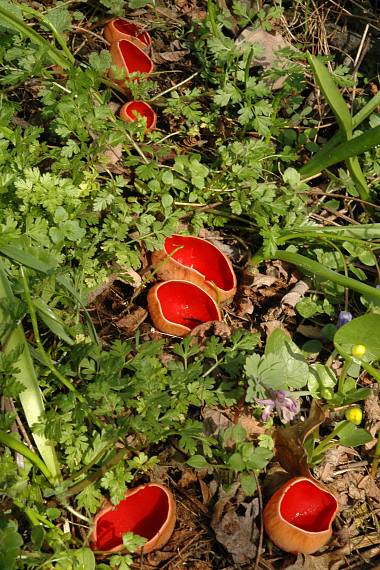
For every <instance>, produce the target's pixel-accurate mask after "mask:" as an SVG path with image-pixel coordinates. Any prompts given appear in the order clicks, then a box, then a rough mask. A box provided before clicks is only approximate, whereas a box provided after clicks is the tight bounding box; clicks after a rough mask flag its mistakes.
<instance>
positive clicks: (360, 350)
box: [351, 344, 367, 358]
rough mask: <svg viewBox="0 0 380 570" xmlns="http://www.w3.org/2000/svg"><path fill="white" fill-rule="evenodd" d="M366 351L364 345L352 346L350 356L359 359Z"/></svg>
mask: <svg viewBox="0 0 380 570" xmlns="http://www.w3.org/2000/svg"><path fill="white" fill-rule="evenodd" d="M366 350H367V349H366V347H365V346H364V344H354V346H353V347H352V348H351V354H352V356H356V357H357V358H361V357H362V356H364V355H365V352H366Z"/></svg>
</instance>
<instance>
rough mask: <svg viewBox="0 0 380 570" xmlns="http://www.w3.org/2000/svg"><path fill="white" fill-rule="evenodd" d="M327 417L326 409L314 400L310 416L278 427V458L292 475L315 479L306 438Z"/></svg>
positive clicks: (276, 450) (276, 451) (276, 448)
mask: <svg viewBox="0 0 380 570" xmlns="http://www.w3.org/2000/svg"><path fill="white" fill-rule="evenodd" d="M325 419H326V411H325V410H324V409H323V408H322V406H321V404H320V403H319V402H318V401H317V400H313V403H312V405H311V408H310V414H309V417H308V418H307V419H306V420H305V421H299V422H297V423H295V424H294V425H292V426H287V427H284V428H277V429H276V430H275V432H274V434H273V438H274V442H275V453H276V458H277V460H278V461H279V463H280V465H281V467H283V468H284V469H285V471H287V472H288V473H289V474H290V475H292V476H294V477H297V476H299V475H304V476H305V477H309V478H310V479H313V480H314V477H313V476H312V474H311V472H310V469H309V466H308V462H307V453H306V449H305V446H304V443H305V440H306V438H307V436H308V435H310V434H311V433H312V432H313V431H314V430H315V429H316V428H317V427H318V426H320V425H321V424H322V423H323V422H324V420H325Z"/></svg>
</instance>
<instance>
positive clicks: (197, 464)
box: [186, 455, 210, 469]
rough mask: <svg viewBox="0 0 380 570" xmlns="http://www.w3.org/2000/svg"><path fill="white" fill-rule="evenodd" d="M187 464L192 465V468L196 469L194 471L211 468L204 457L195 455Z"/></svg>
mask: <svg viewBox="0 0 380 570" xmlns="http://www.w3.org/2000/svg"><path fill="white" fill-rule="evenodd" d="M186 463H187V464H188V465H190V467H194V469H204V468H205V467H209V466H210V465H209V463H208V462H207V461H206V459H205V458H204V457H203V455H193V457H190V459H188V460H187V462H186Z"/></svg>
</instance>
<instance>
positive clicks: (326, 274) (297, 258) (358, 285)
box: [273, 250, 380, 304]
mask: <svg viewBox="0 0 380 570" xmlns="http://www.w3.org/2000/svg"><path fill="white" fill-rule="evenodd" d="M273 258H274V259H281V260H282V261H286V262H288V263H292V264H293V265H296V266H297V267H300V268H301V269H303V270H304V271H306V272H307V273H311V274H313V275H316V276H317V277H319V278H320V279H323V280H326V281H332V282H333V283H337V284H338V285H341V286H342V287H347V288H349V289H352V290H353V291H357V293H360V294H361V295H363V296H364V297H366V298H368V299H370V300H371V301H372V302H376V303H377V304H380V289H376V287H371V286H370V285H367V284H366V283H362V282H361V281H358V280H357V279H352V278H351V277H346V276H345V275H341V274H340V273H337V272H336V271H333V270H332V269H328V268H327V267H325V266H324V265H322V264H321V263H318V261H314V260H313V259H309V258H308V257H305V256H304V255H300V254H299V253H293V252H291V251H283V250H277V251H276V253H275V254H274V255H273Z"/></svg>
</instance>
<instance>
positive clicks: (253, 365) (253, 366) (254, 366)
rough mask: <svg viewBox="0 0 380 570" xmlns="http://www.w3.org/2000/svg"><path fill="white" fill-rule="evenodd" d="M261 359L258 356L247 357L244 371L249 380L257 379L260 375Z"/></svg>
mask: <svg viewBox="0 0 380 570" xmlns="http://www.w3.org/2000/svg"><path fill="white" fill-rule="evenodd" d="M260 361H261V357H260V356H259V355H258V354H251V355H250V356H247V358H246V361H245V365H244V370H245V373H246V375H247V376H248V378H257V377H258V374H259V364H260Z"/></svg>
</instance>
